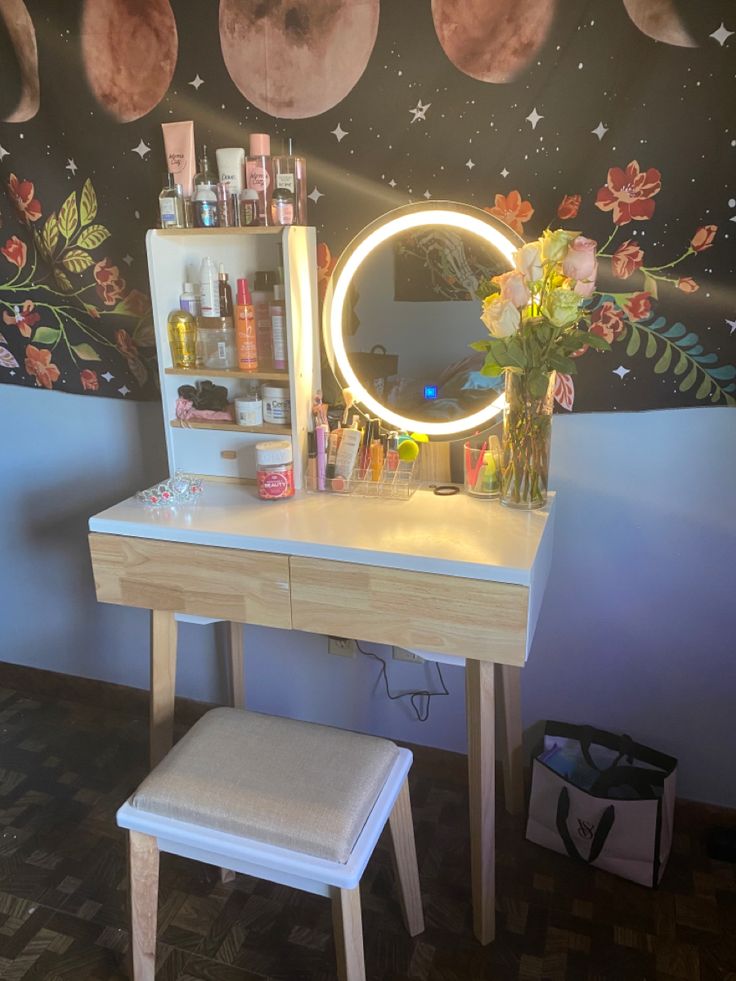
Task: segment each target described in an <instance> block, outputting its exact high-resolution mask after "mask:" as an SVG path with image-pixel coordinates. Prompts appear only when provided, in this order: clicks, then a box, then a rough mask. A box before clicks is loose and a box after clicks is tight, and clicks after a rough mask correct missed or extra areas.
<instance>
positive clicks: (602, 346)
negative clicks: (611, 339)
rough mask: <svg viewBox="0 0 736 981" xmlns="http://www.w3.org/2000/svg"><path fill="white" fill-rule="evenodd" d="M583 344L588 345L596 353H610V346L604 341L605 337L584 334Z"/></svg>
mask: <svg viewBox="0 0 736 981" xmlns="http://www.w3.org/2000/svg"><path fill="white" fill-rule="evenodd" d="M585 342H586V344H589V345H590V346H591V347H592V348H595V350H596V351H610V350H611V345H610V344H609V343H608V341H607V340H606V339H605V337H599V336H598V334H590V333H588V334H586V335H585Z"/></svg>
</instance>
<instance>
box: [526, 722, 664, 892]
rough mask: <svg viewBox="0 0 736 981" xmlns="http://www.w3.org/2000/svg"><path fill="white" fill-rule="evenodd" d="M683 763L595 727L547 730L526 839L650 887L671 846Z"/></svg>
mask: <svg viewBox="0 0 736 981" xmlns="http://www.w3.org/2000/svg"><path fill="white" fill-rule="evenodd" d="M676 772H677V760H676V759H674V757H672V756H668V755H667V754H665V753H660V752H658V751H657V750H654V749H650V748H649V747H648V746H642V745H641V744H640V743H636V742H634V741H633V740H632V739H630V738H629V737H628V736H619V735H614V733H611V732H605V731H604V730H602V729H594V728H592V727H591V726H576V725H569V724H566V723H563V722H547V723H546V725H545V732H544V747H543V749H542V751H541V752H540V753H539V754H538V755H537V756H536V757H535V758H534V761H533V763H532V789H531V796H530V799H529V818H528V821H527V828H526V837H527V838H528V840H529V841H533V842H536V844H538V845H543V846H544V847H545V848H551V849H552V850H553V851H556V852H560V853H562V854H565V855H569V856H570V858H572V859H573V860H574V861H576V862H581V863H583V864H586V865H592V866H594V867H595V868H599V869H606V870H607V871H608V872H613V873H614V874H615V875H620V876H622V877H623V878H625V879H631V880H633V881H634V882H639V883H641V884H642V885H645V886H656V885H657V884H658V883H659V881H660V879H661V878H662V873H663V872H664V869H665V865H666V864H667V859H668V857H669V853H670V848H671V846H672V824H673V816H674V804H675V777H676Z"/></svg>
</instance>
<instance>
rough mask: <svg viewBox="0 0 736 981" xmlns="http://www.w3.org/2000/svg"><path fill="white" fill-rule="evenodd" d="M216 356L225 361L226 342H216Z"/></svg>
mask: <svg viewBox="0 0 736 981" xmlns="http://www.w3.org/2000/svg"><path fill="white" fill-rule="evenodd" d="M217 357H218V358H219V359H220V361H227V344H226V343H225V342H224V341H218V342H217Z"/></svg>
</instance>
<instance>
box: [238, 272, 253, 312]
mask: <svg viewBox="0 0 736 981" xmlns="http://www.w3.org/2000/svg"><path fill="white" fill-rule="evenodd" d="M252 302H253V301H252V300H251V296H250V289H249V288H248V280H247V279H239V280H238V304H239V305H240V306H241V307H246V306H250V304H251V303H252Z"/></svg>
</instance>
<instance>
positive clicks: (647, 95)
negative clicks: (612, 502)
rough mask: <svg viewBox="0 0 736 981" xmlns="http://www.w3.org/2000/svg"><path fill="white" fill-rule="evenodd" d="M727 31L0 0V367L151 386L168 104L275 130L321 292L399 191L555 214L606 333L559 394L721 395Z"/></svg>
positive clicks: (735, 203) (44, 376) (689, 9)
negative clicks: (306, 221)
mask: <svg viewBox="0 0 736 981" xmlns="http://www.w3.org/2000/svg"><path fill="white" fill-rule="evenodd" d="M735 32H736V17H735V16H734V11H733V5H732V3H730V2H728V0H702V2H700V3H698V4H697V5H694V4H691V3H687V2H685V0H612V2H609V3H606V4H600V3H594V2H584V0H565V2H564V3H561V2H558V0H431V2H427V0H402V2H401V3H390V2H384V3H379V0H361V2H360V3H355V2H353V0H272V2H271V3H266V4H264V3H263V2H262V0H220V3H219V4H216V3H215V2H214V0H210V2H209V3H206V4H205V3H200V4H196V5H195V4H187V3H185V2H184V0H176V2H172V3H170V2H169V0H148V2H147V3H146V4H140V3H138V2H134V0H68V2H66V3H64V4H58V3H51V2H50V0H45V2H44V0H37V2H33V0H28V2H23V0H0V119H2V120H3V122H2V123H0V181H1V186H2V187H3V189H4V194H0V214H1V217H2V226H1V227H0V314H1V317H0V382H5V383H9V384H20V385H30V386H35V387H39V388H40V387H43V388H47V389H54V390H56V391H67V392H77V393H84V394H87V395H93V396H97V397H99V396H107V397H114V398H127V399H151V398H156V397H158V394H157V389H156V372H155V352H154V350H153V347H152V344H153V335H152V330H151V323H150V303H149V300H148V296H147V289H148V284H147V274H146V260H145V242H144V238H145V230H146V229H147V228H148V227H151V226H152V225H153V224H154V222H155V220H156V217H157V196H158V192H159V190H160V187H161V184H162V182H163V176H164V169H165V167H164V158H163V148H162V142H161V129H160V124H161V123H162V122H166V121H171V120H175V119H193V120H194V123H195V134H196V138H197V144H198V146H201V144H203V143H206V144H207V145H208V146H209V147H210V148H214V147H216V146H238V145H241V146H242V145H245V146H247V137H248V134H249V133H250V132H269V133H271V135H272V139H273V142H274V144H275V145H276V147H278V143H279V138H281V137H286V136H289V137H292V138H293V140H294V143H295V146H296V148H297V150H298V152H299V153H301V154H302V155H304V156H306V157H307V162H308V178H309V187H310V195H309V197H310V205H309V206H310V223H311V224H314V225H316V227H317V229H318V236H319V238H320V247H319V260H320V284H321V286H324V284H325V282H326V278H327V276H328V275H329V270H330V268H331V265H332V264H333V263H334V257H335V256H336V255H337V254H339V251H340V250H341V249H342V248H343V246H344V245H346V244H347V242H348V241H349V239H350V238H351V237H352V235H353V234H354V233H356V232H357V231H358V230H359V229H360V228H361V227H362V226H363V225H365V224H366V223H368V222H369V221H371V220H373V219H375V218H376V217H377V216H378V215H380V214H382V213H384V212H386V211H388V210H390V209H391V208H393V207H398V206H400V205H402V204H405V203H406V202H407V201H409V200H414V199H421V198H424V199H451V200H458V201H464V202H467V203H470V204H474V205H476V206H478V207H483V208H486V209H487V210H489V211H490V212H491V213H492V214H494V215H495V216H497V217H499V218H501V219H502V220H503V221H505V222H507V224H509V225H510V226H511V227H512V228H514V229H515V230H516V231H518V232H519V233H521V234H522V235H524V236H525V237H526V238H534V237H536V236H537V235H539V234H540V232H541V231H542V229H544V228H545V227H546V226H548V225H551V226H553V227H554V226H557V225H559V224H563V225H564V226H565V227H567V228H576V229H580V230H581V232H582V234H584V235H586V236H589V237H591V238H594V239H595V240H596V241H597V243H598V255H599V285H598V292H597V293H596V295H595V296H594V297H592V298H591V305H592V307H593V316H592V325H591V330H592V331H594V332H595V333H598V334H600V336H603V337H605V338H606V339H607V340H609V341H611V342H612V349H611V351H610V352H606V353H599V352H597V351H593V350H588V351H582V352H580V355H581V357H582V358H583V360H582V361H581V363H580V371H579V373H578V374H577V375H576V376H575V379H574V385H573V379H571V378H563V379H561V381H560V384H559V385H558V392H557V398H558V404H559V406H560V407H561V409H562V410H563V411H564V410H575V411H597V410H612V409H629V410H631V409H650V408H665V407H678V406H693V405H711V404H728V403H733V400H734V394H736V290H735V289H734V286H733V283H734V274H735V273H736V268H735V258H736V252H735V250H734V238H736V186H735V185H734V183H733V176H732V175H733V173H734V164H735V163H736V125H735V124H734V121H733V114H732V105H731V103H732V101H733V100H732V99H731V100H729V99H728V98H726V93H727V92H728V90H729V86H731V91H733V88H732V83H733V77H734V72H735V69H736V33H735ZM624 312H625V313H626V314H627V315H628V322H627V321H626V320H625V318H624V316H623V313H624ZM479 313H480V310H479ZM631 321H633V323H632V322H631ZM482 332H483V328H482V325H481V324H480V321H479V336H482Z"/></svg>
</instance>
